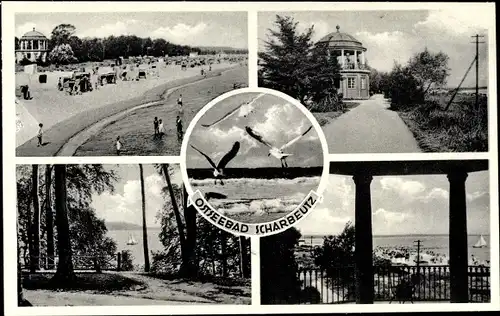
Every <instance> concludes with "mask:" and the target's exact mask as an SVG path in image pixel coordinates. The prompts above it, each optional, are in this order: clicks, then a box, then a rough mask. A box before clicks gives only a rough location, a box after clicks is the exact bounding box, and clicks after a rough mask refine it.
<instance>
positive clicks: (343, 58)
mask: <svg viewBox="0 0 500 316" xmlns="http://www.w3.org/2000/svg"><path fill="white" fill-rule="evenodd" d="M341 52H342V68H344V67H345V57H344V50H343V49H342V50H341Z"/></svg>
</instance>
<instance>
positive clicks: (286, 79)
mask: <svg viewBox="0 0 500 316" xmlns="http://www.w3.org/2000/svg"><path fill="white" fill-rule="evenodd" d="M275 25H276V26H277V28H278V31H275V30H271V29H269V33H270V36H268V40H267V41H265V51H264V52H262V53H260V54H259V57H260V60H259V63H260V66H261V68H260V70H259V85H260V86H263V87H266V88H271V89H275V90H279V91H281V92H284V93H286V94H288V95H290V96H292V97H294V98H296V99H298V100H299V101H301V102H302V103H304V102H305V101H308V100H310V101H312V102H315V103H318V102H320V101H322V100H324V99H325V98H327V97H330V96H331V95H332V94H336V89H335V86H334V80H335V78H336V77H337V76H338V75H339V71H340V67H339V65H338V63H337V60H336V59H335V58H330V57H329V56H328V47H325V46H321V45H320V46H315V45H314V44H313V42H312V40H311V38H312V35H313V27H310V28H308V29H307V30H306V31H305V32H304V33H299V32H298V30H297V27H298V22H295V21H294V20H293V18H291V17H282V16H279V15H277V16H276V22H275Z"/></svg>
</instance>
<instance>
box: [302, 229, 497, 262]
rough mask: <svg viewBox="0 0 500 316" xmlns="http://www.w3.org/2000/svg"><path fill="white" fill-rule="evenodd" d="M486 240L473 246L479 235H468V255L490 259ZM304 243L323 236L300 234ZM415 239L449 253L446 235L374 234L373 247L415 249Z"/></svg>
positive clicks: (424, 248) (319, 240)
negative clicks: (480, 245) (484, 245)
mask: <svg viewBox="0 0 500 316" xmlns="http://www.w3.org/2000/svg"><path fill="white" fill-rule="evenodd" d="M483 237H484V239H485V240H486V242H487V244H488V245H487V246H486V247H485V248H473V247H472V246H473V245H474V244H475V243H476V242H477V241H478V240H479V238H480V235H469V238H468V242H467V243H468V245H469V248H468V254H469V257H471V256H472V255H474V257H476V258H477V259H478V260H479V261H481V262H482V261H485V260H490V248H489V244H490V236H489V235H483ZM302 239H304V243H305V244H306V245H310V244H311V242H312V245H313V246H316V245H317V246H320V245H322V244H323V236H307V235H306V236H302ZM416 240H421V246H420V249H421V250H422V251H423V252H425V251H427V250H429V251H432V252H434V253H439V254H442V255H444V256H446V257H448V255H449V244H448V243H449V239H448V236H447V235H401V236H374V237H373V249H375V248H377V247H385V248H397V247H408V248H412V249H415V251H416V249H417V246H416V243H415V241H416Z"/></svg>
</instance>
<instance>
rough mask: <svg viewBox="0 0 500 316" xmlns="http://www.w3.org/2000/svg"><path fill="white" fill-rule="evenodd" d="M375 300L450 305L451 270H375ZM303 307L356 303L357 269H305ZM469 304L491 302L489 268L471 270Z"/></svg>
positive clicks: (422, 267)
mask: <svg viewBox="0 0 500 316" xmlns="http://www.w3.org/2000/svg"><path fill="white" fill-rule="evenodd" d="M373 276H374V289H373V291H374V300H376V301H393V300H394V301H401V300H403V301H448V300H450V268H449V266H420V267H418V268H417V267H416V266H387V267H385V266H375V267H374V275H373ZM298 278H299V279H300V281H301V290H302V291H301V293H302V294H301V295H300V302H299V303H300V304H307V303H309V304H311V303H323V304H335V303H348V302H354V301H355V275H354V266H347V267H338V268H332V269H331V270H329V271H328V273H327V272H326V271H323V270H319V269H302V270H300V271H299V273H298ZM468 279H469V301H470V302H489V301H490V268H489V267H482V266H469V273H468Z"/></svg>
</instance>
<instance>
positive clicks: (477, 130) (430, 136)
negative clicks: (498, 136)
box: [396, 94, 488, 152]
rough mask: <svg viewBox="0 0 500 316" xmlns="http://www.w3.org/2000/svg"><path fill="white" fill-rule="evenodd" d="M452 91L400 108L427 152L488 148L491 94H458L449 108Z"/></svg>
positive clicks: (399, 112) (403, 116) (475, 150)
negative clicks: (488, 105) (489, 100)
mask: <svg viewBox="0 0 500 316" xmlns="http://www.w3.org/2000/svg"><path fill="white" fill-rule="evenodd" d="M450 99H451V95H450V94H445V95H430V96H428V97H427V98H426V101H425V102H424V103H423V104H417V105H412V106H407V107H403V108H400V109H397V110H396V111H397V112H398V114H399V116H400V117H401V118H402V119H403V121H404V122H405V123H406V125H408V127H409V129H410V130H411V131H412V133H413V135H414V136H415V138H416V139H417V141H418V144H419V146H420V148H421V149H422V151H424V152H484V151H488V111H487V104H488V102H487V101H488V100H487V97H486V96H484V95H480V97H479V109H478V110H476V109H475V95H468V94H458V95H457V96H456V98H455V100H454V101H453V103H452V104H451V106H450V107H449V109H448V110H447V111H445V110H444V109H445V107H446V104H447V103H448V101H449V100H450Z"/></svg>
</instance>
